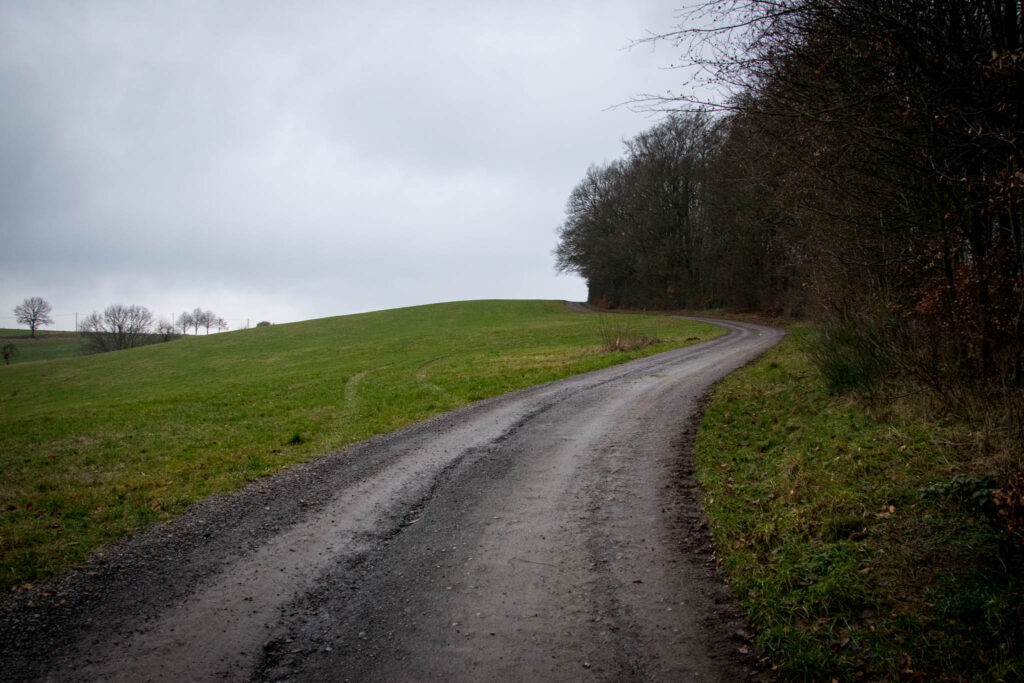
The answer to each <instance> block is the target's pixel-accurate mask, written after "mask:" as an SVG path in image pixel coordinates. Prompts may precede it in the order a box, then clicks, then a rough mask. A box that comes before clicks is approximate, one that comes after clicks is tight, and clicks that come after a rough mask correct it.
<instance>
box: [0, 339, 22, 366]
mask: <svg viewBox="0 0 1024 683" xmlns="http://www.w3.org/2000/svg"><path fill="white" fill-rule="evenodd" d="M3 354H4V364H5V365H10V364H11V359H12V358H14V357H15V356H16V355H18V347H16V346H15V345H14V344H12V343H10V342H8V343H7V344H4V346H3Z"/></svg>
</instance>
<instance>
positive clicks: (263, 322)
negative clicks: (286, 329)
mask: <svg viewBox="0 0 1024 683" xmlns="http://www.w3.org/2000/svg"><path fill="white" fill-rule="evenodd" d="M271 325H273V323H272V322H270V321H269V320H261V321H259V322H258V323H256V327H270V326H271Z"/></svg>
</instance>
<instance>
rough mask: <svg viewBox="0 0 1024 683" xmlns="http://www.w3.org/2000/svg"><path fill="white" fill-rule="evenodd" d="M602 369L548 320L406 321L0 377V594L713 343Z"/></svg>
mask: <svg viewBox="0 0 1024 683" xmlns="http://www.w3.org/2000/svg"><path fill="white" fill-rule="evenodd" d="M632 325H633V326H634V328H635V329H636V330H637V331H638V333H641V334H644V335H646V336H648V337H651V338H657V339H661V340H664V341H663V342H662V343H659V344H656V345H653V346H649V347H646V348H643V349H638V350H635V351H632V352H629V353H603V352H601V351H600V350H599V348H600V346H601V338H600V335H599V331H598V316H592V315H582V314H579V313H573V312H570V311H568V310H567V309H566V307H565V306H564V305H563V304H562V303H561V302H543V301H482V302H463V303H454V304H439V305H434V306H421V307H415V308H408V309H400V310H393V311H383V312H377V313H368V314H362V315H352V316H344V317H338V318H326V319H323V320H314V321H308V322H303V323H295V324H289V325H277V326H273V327H262V328H256V329H251V330H244V331H239V332H229V333H224V334H217V335H212V336H209V337H199V338H194V337H193V338H185V339H181V340H178V341H173V342H168V343H165V344H158V345H154V346H147V347H142V348H137V349H132V350H129V351H121V352H116V353H109V354H102V355H97V356H85V357H78V358H68V359H61V360H51V361H46V362H39V363H26V364H21V365H12V366H9V367H0V587H2V588H3V589H7V588H10V587H12V586H18V585H21V584H24V583H26V582H30V581H33V580H36V579H39V578H41V577H45V576H50V575H53V574H54V573H56V572H58V571H60V570H61V569H63V568H66V567H68V566H69V565H71V564H74V563H76V562H78V561H80V560H82V559H83V558H85V557H86V556H87V555H88V554H89V553H90V552H92V551H93V550H95V549H96V548H97V547H99V546H101V545H103V544H105V543H108V542H110V541H112V540H114V539H116V538H118V537H120V536H122V535H124V534H125V533H128V532H130V531H132V530H134V529H138V528H140V527H142V526H143V525H146V524H148V523H150V522H152V521H154V520H159V519H164V518H167V517H168V516H170V515H173V514H175V513H177V512H179V511H181V510H182V509H183V508H184V506H186V505H187V504H188V503H190V502H192V501H195V500H197V499H199V498H202V497H204V496H208V495H210V494H214V493H220V492H225V491H231V490H234V489H237V488H238V487H240V486H242V485H243V484H244V483H245V482H246V481H248V480H250V479H252V478H254V477H259V476H262V475H266V474H269V473H271V472H274V471H276V470H278V469H280V468H282V467H286V466H288V465H290V464H293V463H297V462H300V461H303V460H307V459H309V458H312V457H315V456H317V455H319V454H322V453H325V452H327V451H329V450H332V449H337V448H340V447H342V446H345V445H347V444H351V443H353V442H356V441H360V440H362V439H366V438H368V437H370V436H372V435H374V434H380V433H383V432H387V431H391V430H394V429H396V428H398V427H401V426H403V425H405V424H408V423H411V422H414V421H417V420H422V419H425V418H427V417H429V416H431V415H435V414H437V413H440V412H443V411H446V410H450V409H452V408H455V407H457V406H460V405H464V404H466V403H469V402H471V401H474V400H477V399H482V398H485V397H489V396H495V395H498V394H501V393H504V392H508V391H512V390H515V389H519V388H522V387H525V386H529V385H531V384H536V383H540V382H544V381H548V380H553V379H558V378H561V377H565V376H568V375H571V374H575V373H579V372H584V371H588V370H594V369H597V368H601V367H606V366H608V365H612V364H615V363H618V362H622V361H625V360H628V359H631V358H636V357H640V356H643V355H649V354H651V353H655V352H658V351H664V350H667V349H669V348H673V347H678V346H684V345H686V344H688V343H695V342H696V341H703V340H705V339H709V338H711V337H714V336H717V335H718V334H720V333H721V330H719V329H717V328H713V327H712V326H709V325H701V324H696V323H691V322H686V321H681V320H670V319H665V318H657V317H649V318H644V319H639V318H638V319H635V320H633V321H632Z"/></svg>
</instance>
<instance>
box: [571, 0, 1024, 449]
mask: <svg viewBox="0 0 1024 683" xmlns="http://www.w3.org/2000/svg"><path fill="white" fill-rule="evenodd" d="M1022 15H1024V11H1022V8H1021V3H1020V2H1016V1H1011V0H900V1H898V2H895V1H884V0H847V1H838V0H773V1H759V0H743V1H731V2H711V3H704V4H702V5H701V6H700V7H698V8H697V9H695V10H692V11H691V13H690V14H689V15H687V16H686V17H685V21H684V23H683V24H681V26H680V28H679V29H678V30H676V31H674V32H670V33H667V34H665V35H662V36H657V37H655V38H652V39H651V40H654V41H668V42H669V43H670V44H671V45H672V46H673V47H674V48H675V49H676V50H677V51H679V52H681V53H682V54H683V60H684V64H686V65H691V66H692V65H696V66H698V67H700V69H701V71H700V76H699V77H698V78H699V79H700V80H701V82H702V83H703V84H704V85H705V86H708V85H710V86H713V87H717V88H718V89H719V91H722V90H727V91H728V96H727V97H725V98H724V99H720V100H717V101H715V102H702V101H701V100H700V99H699V98H698V97H697V96H685V95H684V96H681V97H678V98H675V99H665V98H654V99H652V100H648V103H649V104H651V105H652V106H656V107H661V108H664V109H666V110H669V111H671V113H670V114H669V115H668V116H667V118H665V119H664V120H663V121H662V122H661V123H659V124H658V125H656V126H654V127H653V128H651V129H650V130H648V131H647V132H645V133H643V134H641V135H639V136H637V137H636V138H634V139H632V140H630V141H628V142H627V143H626V150H625V154H624V156H623V157H622V158H621V159H619V160H617V161H614V162H612V163H611V164H609V165H607V166H603V167H598V166H595V167H592V168H590V169H589V170H588V171H587V173H586V176H585V177H584V178H583V180H582V181H581V182H580V183H579V185H578V186H577V187H576V188H575V190H574V191H573V193H572V195H571V197H570V198H569V201H568V207H567V211H566V220H565V223H564V224H563V225H562V226H561V228H560V231H559V237H560V241H559V245H558V247H557V249H556V258H557V265H558V267H559V268H560V269H561V270H563V271H571V272H577V273H579V274H580V275H582V276H583V277H584V278H585V279H586V281H587V283H588V286H589V296H590V301H591V302H592V303H594V304H598V305H601V306H605V307H611V308H618V307H621V308H708V307H727V308H731V309H742V310H755V311H763V312H770V313H787V314H795V315H803V316H811V317H814V318H816V319H819V320H822V319H823V320H825V322H826V326H825V328H824V329H825V330H826V333H827V334H828V335H831V340H832V342H833V347H834V348H833V349H832V352H835V351H836V349H837V348H839V347H843V348H842V349H840V351H841V353H839V355H842V356H845V358H843V359H842V360H841V361H840V362H839V363H838V365H840V366H842V367H838V368H833V370H834V375H835V376H834V377H833V378H832V379H833V380H834V381H835V382H836V383H837V384H842V383H843V382H844V381H845V382H849V383H850V384H861V385H867V386H868V388H870V386H871V385H874V384H875V383H877V382H878V381H881V380H883V379H884V378H886V377H892V376H894V375H900V376H911V377H913V378H915V379H917V380H920V381H921V382H923V383H924V384H926V385H929V386H932V387H933V388H935V389H937V390H938V392H940V393H941V392H947V393H949V392H950V391H951V387H963V386H964V385H965V383H966V384H970V385H971V386H973V387H974V388H975V389H981V390H982V392H983V393H984V392H989V391H994V392H996V393H998V394H999V395H1000V397H1001V399H1000V401H1001V402H1002V400H1003V399H1006V398H1009V397H1015V399H1019V396H1020V390H1021V388H1022V387H1024V367H1022V359H1024V158H1022V157H1024V150H1022V138H1021V135H1020V133H1021V119H1022V113H1024V112H1022V109H1024V98H1022V95H1021V93H1024V78H1022V76H1024V52H1022V38H1024V36H1022V32H1024V17H1022ZM694 92H700V91H698V90H694ZM703 92H706V90H704V91H703ZM843 349H845V351H843ZM827 353H828V352H826V355H827ZM826 364H827V363H826ZM974 393H975V394H977V391H975V392H974ZM1003 405H1005V403H1004V404H1003ZM1017 405H1018V406H1019V403H1017ZM1011 413H1012V411H1011ZM1008 417H1010V418H1011V420H1013V417H1014V416H1013V415H1012V414H1011V415H1009V416H1008ZM1013 421H1015V422H1016V424H1017V428H1018V429H1019V428H1020V416H1019V415H1017V416H1016V420H1013Z"/></svg>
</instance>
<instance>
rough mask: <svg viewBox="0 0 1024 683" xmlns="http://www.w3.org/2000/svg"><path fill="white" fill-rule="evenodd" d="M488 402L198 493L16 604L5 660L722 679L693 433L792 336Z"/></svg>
mask: <svg viewBox="0 0 1024 683" xmlns="http://www.w3.org/2000/svg"><path fill="white" fill-rule="evenodd" d="M708 322H715V323H716V324H719V325H722V326H723V327H725V328H726V329H727V330H728V334H727V335H726V336H723V337H720V338H718V339H715V340H712V341H709V342H706V343H704V344H700V345H697V346H692V347H688V348H685V349H678V350H675V351H670V352H667V353H663V354H659V355H657V356H652V357H649V358H644V359H641V360H637V361H634V362H631V363H627V364H624V365H619V366H616V367H613V368H608V369H605V370H601V371H597V372H592V373H588V374H585V375H578V376H576V377H571V378H568V379H565V380H561V381H558V382H552V383H549V384H545V385H541V386H537V387H532V388H529V389H525V390H523V391H519V392H515V393H512V394H508V395H506V396H502V397H498V398H495V399H489V400H486V401H480V402H478V403H475V404H472V405H470V406H466V407H465V408H461V409H459V410H456V411H453V412H451V413H448V414H445V415H442V416H439V417H437V418H434V419H432V420H428V421H426V422H423V423H419V424H416V425H413V426H411V427H408V428H405V429H403V430H400V431H398V432H396V433H393V434H390V435H386V436H383V437H378V438H375V439H371V440H369V441H367V442H364V443H362V444H359V445H357V446H354V447H352V448H349V449H346V450H344V451H340V452H338V453H334V454H331V455H329V456H327V457H324V458H321V459H319V460H317V461H316V462H314V463H310V464H308V465H305V466H300V467H295V468H292V469H290V470H288V471H286V472H284V473H282V474H280V475H277V476H275V477H272V478H269V479H266V480H263V481H259V482H256V483H255V484H253V485H252V486H250V487H249V488H247V489H246V490H244V491H242V492H241V493H239V494H236V495H233V496H224V497H216V498H213V499H210V500H208V501H205V502H203V503H201V504H199V505H196V506H194V507H193V508H190V510H189V512H188V513H187V514H185V515H183V516H182V517H181V518H179V519H176V520H174V521H173V522H170V523H167V524H163V525H160V526H158V527H156V528H154V529H152V530H151V531H149V532H147V533H144V534H140V535H139V536H137V537H135V538H132V539H129V540H128V541H126V542H124V543H121V544H119V545H118V546H116V547H115V548H113V549H111V550H109V551H108V552H106V553H105V555H104V556H103V557H97V558H96V559H95V560H94V561H93V562H92V563H91V564H90V565H89V566H88V567H87V568H86V569H84V570H82V571H78V572H73V573H72V574H70V575H68V576H66V577H64V578H63V579H61V580H59V581H58V582H55V583H52V584H49V585H47V586H44V587H40V588H37V589H34V590H31V591H27V592H24V593H21V594H19V595H15V596H10V597H8V598H7V599H6V600H5V601H4V602H3V603H2V604H0V679H3V680H53V681H93V680H96V681H100V680H102V681H133V682H134V681H181V680H192V681H200V680H285V679H287V680H338V681H343V680H353V681H363V680H445V681H458V680H490V679H503V680H521V681H550V680H616V681H618V680H665V681H669V680H671V681H678V680H696V679H699V680H726V679H732V678H736V677H737V676H741V675H743V673H744V670H743V666H742V665H741V664H740V663H739V661H738V660H737V659H736V657H735V656H734V652H735V650H736V644H735V643H730V642H729V631H730V629H731V628H732V627H731V626H730V623H729V622H728V620H727V617H726V612H727V611H728V610H727V609H725V608H724V607H722V605H721V604H720V603H722V601H723V600H724V595H725V594H724V591H723V590H722V586H721V585H720V583H719V580H718V578H717V577H716V576H715V574H714V572H713V571H712V570H711V569H710V568H709V562H708V560H709V550H708V548H707V547H706V539H705V535H704V534H703V533H702V532H701V530H700V529H699V503H698V501H697V497H696V495H695V485H694V484H693V482H692V479H691V478H690V477H689V476H688V474H689V473H688V472H687V471H686V467H687V465H686V463H685V462H684V461H681V458H680V450H681V443H682V441H683V440H684V437H685V434H684V432H686V430H687V428H688V425H690V424H691V421H692V415H693V412H694V410H695V408H696V406H697V404H698V399H699V397H700V396H701V395H703V394H704V392H706V391H707V389H708V388H709V386H710V385H711V384H712V383H714V382H715V381H717V380H718V379H720V378H721V377H723V376H725V375H726V374H727V373H729V372H730V371H732V370H734V369H736V368H737V367H739V366H741V365H743V364H744V363H746V362H747V361H749V360H750V359H751V358H753V357H755V356H756V355H758V354H759V353H761V352H762V351H764V350H765V349H767V348H768V347H770V346H771V345H772V344H774V343H776V342H777V341H778V340H779V339H780V338H781V333H780V332H778V331H777V330H773V329H771V328H766V327H761V326H757V325H751V324H746V323H736V322H729V321H717V320H716V321H711V320H709V321H708Z"/></svg>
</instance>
